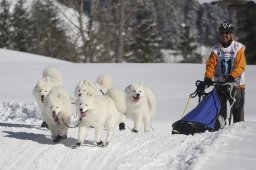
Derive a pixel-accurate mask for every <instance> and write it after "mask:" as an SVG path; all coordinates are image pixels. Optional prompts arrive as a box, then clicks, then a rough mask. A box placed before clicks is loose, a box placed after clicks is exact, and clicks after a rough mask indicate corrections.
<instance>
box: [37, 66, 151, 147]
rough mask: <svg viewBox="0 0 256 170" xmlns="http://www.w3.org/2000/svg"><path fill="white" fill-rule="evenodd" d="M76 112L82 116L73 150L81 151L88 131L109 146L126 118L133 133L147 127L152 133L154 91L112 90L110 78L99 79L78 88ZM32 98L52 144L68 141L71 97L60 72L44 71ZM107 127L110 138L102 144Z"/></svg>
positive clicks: (136, 88) (133, 87) (141, 87)
mask: <svg viewBox="0 0 256 170" xmlns="http://www.w3.org/2000/svg"><path fill="white" fill-rule="evenodd" d="M74 94H75V97H76V101H75V102H74V103H75V108H76V112H77V114H78V115H79V124H78V139H77V143H76V144H75V145H74V146H73V148H77V147H79V146H80V145H81V144H82V143H83V142H84V140H85V139H86V137H87V134H88V131H89V130H90V129H92V128H94V129H95V142H96V144H97V145H98V146H107V145H108V144H109V142H110V141H111V138H112V134H113V132H114V130H115V128H116V126H117V125H118V124H119V129H120V130H122V129H125V124H124V122H125V120H126V118H128V119H132V120H133V121H134V127H133V129H132V132H136V133H137V132H138V131H139V130H140V128H141V126H142V124H144V132H148V131H150V126H151V122H152V117H153V115H154V113H155V110H156V99H155V95H154V94H153V92H152V90H151V89H150V88H148V87H146V86H144V85H143V84H142V83H141V84H136V83H133V84H131V85H129V86H127V87H126V88H125V90H121V89H119V88H116V87H112V81H111V78H110V77H109V76H107V75H104V74H103V75H100V76H99V77H98V78H97V80H96V83H92V82H90V81H88V80H81V81H80V82H78V84H77V86H76V87H75V90H74ZM33 96H34V98H35V100H36V102H37V104H38V106H39V108H40V111H41V113H42V118H43V120H44V121H45V123H43V124H42V127H43V126H45V125H47V127H48V128H49V129H50V131H51V134H52V138H53V142H59V141H61V140H63V139H66V138H67V130H68V127H69V124H70V121H71V117H72V103H73V100H72V97H71V96H70V95H69V94H68V92H67V90H66V89H65V88H64V86H63V83H62V78H61V74H60V72H59V71H58V70H57V69H55V68H52V67H47V68H45V69H44V70H43V77H42V78H41V79H40V80H39V81H38V82H37V84H36V86H35V87H34V89H33ZM104 127H106V129H107V135H106V139H105V141H104V142H102V141H101V135H100V133H101V130H102V129H103V128H104Z"/></svg>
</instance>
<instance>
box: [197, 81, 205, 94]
mask: <svg viewBox="0 0 256 170" xmlns="http://www.w3.org/2000/svg"><path fill="white" fill-rule="evenodd" d="M205 86H206V85H205V82H204V81H201V82H200V83H199V84H198V85H197V88H196V91H197V92H198V93H199V94H202V93H203V92H204V90H205Z"/></svg>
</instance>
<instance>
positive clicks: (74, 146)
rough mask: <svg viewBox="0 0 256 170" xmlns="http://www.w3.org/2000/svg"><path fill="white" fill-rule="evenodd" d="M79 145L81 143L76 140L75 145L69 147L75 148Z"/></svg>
mask: <svg viewBox="0 0 256 170" xmlns="http://www.w3.org/2000/svg"><path fill="white" fill-rule="evenodd" d="M80 146H81V143H80V142H77V143H76V144H75V145H73V146H72V147H71V148H72V149H76V148H78V147H80Z"/></svg>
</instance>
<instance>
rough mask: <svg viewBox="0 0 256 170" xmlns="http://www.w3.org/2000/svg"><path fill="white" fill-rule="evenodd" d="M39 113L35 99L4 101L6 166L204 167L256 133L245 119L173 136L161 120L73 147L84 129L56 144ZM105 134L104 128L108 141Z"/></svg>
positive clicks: (0, 108)
mask: <svg viewBox="0 0 256 170" xmlns="http://www.w3.org/2000/svg"><path fill="white" fill-rule="evenodd" d="M38 112H39V111H38V109H37V106H36V105H35V104H34V103H29V102H24V103H22V102H13V101H11V102H6V101H4V102H0V120H1V123H0V141H1V145H0V150H1V153H2V154H3V156H2V157H1V159H0V167H1V169H10V170H11V169H13V170H14V169H27V170H34V169H38V170H46V169H62V170H65V169H67V170H69V169H87V170H88V169H89V170H90V169H91V170H93V169H99V170H105V169H120V170H121V169H122V170H131V169H145V170H150V169H152V170H153V169H161V170H162V169H172V170H189V169H195V167H194V166H195V165H199V166H197V169H198V168H199V167H200V166H201V165H203V164H204V161H205V159H204V156H205V155H208V156H210V155H211V153H213V151H212V150H214V149H215V148H216V145H217V144H218V146H219V145H221V144H223V142H224V143H225V144H228V141H230V140H233V139H234V138H237V137H236V136H238V135H240V136H243V135H250V134H251V135H254V136H255V133H252V132H251V131H252V130H253V129H256V124H255V123H249V124H250V127H246V124H245V123H239V124H237V125H234V126H230V127H227V128H225V129H223V130H220V131H218V132H213V133H210V132H206V133H203V134H196V135H194V136H191V135H190V136H185V135H172V134H171V123H170V124H166V126H168V127H167V128H166V129H169V130H168V131H159V129H157V127H158V126H157V124H155V129H156V132H150V133H143V132H139V133H132V132H130V130H128V129H126V130H125V131H118V130H116V131H115V134H114V135H113V140H112V141H111V143H110V144H109V146H108V147H105V148H100V147H95V146H94V145H93V140H94V130H93V129H92V130H91V131H90V132H89V137H88V138H87V140H86V141H85V143H84V144H83V145H82V146H81V147H79V148H77V149H71V146H72V145H73V144H75V143H76V139H77V132H78V128H73V129H69V131H68V139H66V140H64V141H62V142H61V143H58V144H53V143H52V139H51V136H50V132H49V131H48V130H46V129H45V128H40V126H39V125H40V123H41V120H39V118H38V117H39V113H38ZM32 115H34V116H32ZM161 123H164V122H161ZM105 133H106V130H102V134H103V139H104V137H105V136H104V134H105ZM239 139H240V138H239ZM254 142H255V141H254ZM199 169H200V168H199Z"/></svg>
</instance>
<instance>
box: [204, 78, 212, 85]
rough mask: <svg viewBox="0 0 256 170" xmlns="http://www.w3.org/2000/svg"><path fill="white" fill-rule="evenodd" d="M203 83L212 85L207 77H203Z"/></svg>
mask: <svg viewBox="0 0 256 170" xmlns="http://www.w3.org/2000/svg"><path fill="white" fill-rule="evenodd" d="M204 83H205V85H206V86H208V87H210V86H212V85H213V81H212V80H211V79H210V78H207V77H205V78H204Z"/></svg>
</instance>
